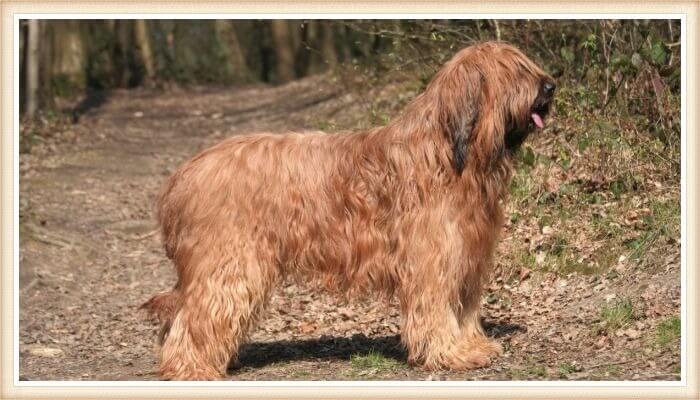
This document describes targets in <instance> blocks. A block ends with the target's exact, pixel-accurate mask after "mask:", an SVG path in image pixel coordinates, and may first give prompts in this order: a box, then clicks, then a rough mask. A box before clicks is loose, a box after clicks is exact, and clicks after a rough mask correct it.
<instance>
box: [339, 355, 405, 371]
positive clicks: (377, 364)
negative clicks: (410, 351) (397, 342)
mask: <svg viewBox="0 0 700 400" xmlns="http://www.w3.org/2000/svg"><path fill="white" fill-rule="evenodd" d="M350 365H352V368H353V369H355V370H358V371H364V372H368V371H367V370H370V371H369V372H382V371H393V370H395V369H396V368H399V367H401V364H400V363H399V362H398V361H396V360H395V359H393V358H388V357H386V356H384V355H383V354H381V353H379V352H377V351H374V350H372V351H370V352H368V353H367V354H364V355H361V354H354V355H353V356H352V357H350Z"/></svg>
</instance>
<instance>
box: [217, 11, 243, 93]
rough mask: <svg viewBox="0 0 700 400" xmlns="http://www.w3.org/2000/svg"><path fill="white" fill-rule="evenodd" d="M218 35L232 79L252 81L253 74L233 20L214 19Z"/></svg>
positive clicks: (241, 81) (239, 81)
mask: <svg viewBox="0 0 700 400" xmlns="http://www.w3.org/2000/svg"><path fill="white" fill-rule="evenodd" d="M214 28H215V30H216V36H217V38H218V40H219V43H221V44H222V45H223V47H224V51H225V53H226V57H227V58H228V62H229V66H230V67H231V68H230V72H231V79H232V80H233V82H236V83H244V82H250V81H251V80H252V74H251V72H250V69H249V68H248V64H247V62H246V57H245V54H244V53H243V49H241V43H240V41H239V40H238V35H237V34H236V30H235V29H234V26H233V23H232V21H229V20H222V19H217V20H216V21H214Z"/></svg>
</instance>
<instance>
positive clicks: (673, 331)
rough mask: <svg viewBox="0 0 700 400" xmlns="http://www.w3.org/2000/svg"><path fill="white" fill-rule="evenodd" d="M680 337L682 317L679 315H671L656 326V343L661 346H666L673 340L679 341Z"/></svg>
mask: <svg viewBox="0 0 700 400" xmlns="http://www.w3.org/2000/svg"><path fill="white" fill-rule="evenodd" d="M680 337H681V319H680V318H679V317H671V318H669V319H667V320H665V321H663V322H661V323H660V324H659V325H658V326H657V327H656V343H658V344H659V345H660V346H666V345H668V344H669V343H672V342H676V343H677V341H678V340H679V339H680Z"/></svg>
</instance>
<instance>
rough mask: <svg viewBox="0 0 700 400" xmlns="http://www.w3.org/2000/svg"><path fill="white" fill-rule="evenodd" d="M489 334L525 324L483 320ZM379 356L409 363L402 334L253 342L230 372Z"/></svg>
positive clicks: (517, 329)
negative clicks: (305, 361)
mask: <svg viewBox="0 0 700 400" xmlns="http://www.w3.org/2000/svg"><path fill="white" fill-rule="evenodd" d="M483 325H484V328H485V329H486V332H487V335H488V336H489V337H493V338H501V337H504V336H508V335H511V334H513V333H515V332H524V331H525V330H526V329H525V327H523V326H522V325H518V324H511V323H504V322H488V321H484V323H483ZM370 353H379V354H381V355H382V356H384V357H386V358H392V359H394V360H397V361H399V362H403V363H405V362H406V359H407V353H406V350H405V348H404V347H403V345H402V344H401V338H400V336H399V335H389V336H374V337H367V336H365V335H364V334H356V335H353V336H352V337H335V336H322V337H320V338H316V339H304V340H279V341H272V342H262V343H250V344H247V345H245V346H244V347H243V348H241V354H240V357H239V359H238V361H237V362H235V363H231V364H230V365H229V370H235V369H238V368H240V367H241V366H245V367H253V368H260V367H264V366H267V365H271V364H274V363H279V362H285V361H286V362H289V361H298V360H346V361H348V360H350V359H351V358H352V357H353V356H365V355H368V354H370Z"/></svg>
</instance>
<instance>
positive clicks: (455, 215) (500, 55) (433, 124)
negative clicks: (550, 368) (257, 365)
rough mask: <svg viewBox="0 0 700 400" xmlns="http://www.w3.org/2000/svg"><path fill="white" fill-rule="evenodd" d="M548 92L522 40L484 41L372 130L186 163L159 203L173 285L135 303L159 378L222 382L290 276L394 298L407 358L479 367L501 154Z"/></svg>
mask: <svg viewBox="0 0 700 400" xmlns="http://www.w3.org/2000/svg"><path fill="white" fill-rule="evenodd" d="M554 88H555V83H554V81H553V79H552V78H551V77H550V76H549V75H547V74H546V73H545V72H543V70H542V69H541V68H540V67H538V66H537V65H536V64H535V63H534V62H532V61H531V60H530V59H529V58H527V57H526V56H525V55H524V54H523V53H522V52H521V51H519V50H518V49H516V48H514V47H513V46H511V45H508V44H504V43H500V42H489V43H481V44H477V45H474V46H471V47H468V48H465V49H463V50H461V51H460V52H459V53H457V54H456V55H455V56H454V57H453V58H452V59H451V60H450V61H449V62H447V63H446V64H445V65H444V66H443V67H442V68H441V69H440V71H439V72H438V73H437V74H436V75H435V77H434V78H433V79H432V81H431V82H430V83H429V84H428V86H427V88H426V89H425V91H424V92H423V93H422V94H420V95H419V96H418V97H416V98H415V99H414V100H413V101H412V102H411V103H410V104H408V106H407V107H406V108H405V110H404V112H403V113H402V114H401V115H400V116H399V117H397V118H396V119H394V120H393V121H391V122H390V123H389V124H388V125H386V126H384V127H378V128H374V129H369V130H364V131H358V132H348V133H339V134H327V133H323V132H306V133H291V132H290V133H284V134H271V133H261V134H254V135H244V136H236V137H233V138H230V139H228V140H226V141H224V142H222V143H219V144H217V145H215V146H213V147H211V148H209V149H207V150H204V151H202V152H201V153H199V154H198V155H197V156H195V157H194V158H192V159H191V160H189V161H187V162H186V163H185V164H184V165H182V166H181V167H180V168H179V169H178V170H177V171H176V172H175V173H174V174H173V175H172V176H171V177H170V179H169V180H168V181H167V182H166V184H165V185H164V188H163V190H162V192H161V194H160V198H159V200H158V219H159V222H160V226H161V228H162V234H163V237H164V242H165V251H166V254H167V256H168V257H169V258H170V259H171V260H172V261H173V263H174V264H175V268H176V270H177V276H178V280H177V284H176V285H175V287H174V288H173V289H172V290H171V291H169V292H165V293H161V294H158V295H156V296H155V297H153V298H152V299H151V300H149V301H148V302H147V303H146V304H144V306H143V307H144V308H146V309H147V310H149V311H150V312H151V313H153V314H155V315H156V316H157V317H158V318H159V319H160V321H161V323H162V330H161V358H160V376H161V377H162V378H164V379H192V380H206V379H217V378H221V377H223V376H224V375H225V372H226V367H227V364H228V363H229V361H231V360H232V359H235V358H236V357H237V355H238V352H239V349H240V346H241V344H242V343H243V342H244V341H245V340H246V338H247V336H248V334H249V333H250V331H251V330H252V329H253V328H254V326H255V325H256V322H257V321H258V320H259V318H260V317H261V315H262V314H263V309H264V306H265V303H266V302H267V301H268V299H269V297H270V294H271V292H272V290H273V289H274V288H275V286H277V285H278V284H279V283H280V282H281V281H282V280H283V279H284V278H285V276H288V275H296V276H298V274H306V276H309V277H311V278H312V279H314V280H316V281H319V282H325V284H326V286H327V287H329V288H331V289H336V290H342V291H345V292H348V291H351V292H357V291H359V292H362V291H369V290H372V291H376V292H378V293H383V294H386V295H388V296H391V295H397V296H398V299H399V303H400V307H401V341H402V343H403V344H404V345H405V346H406V348H407V351H408V361H409V362H410V363H412V364H416V365H420V366H422V367H423V368H426V369H429V370H436V369H449V370H465V369H471V368H478V367H482V366H486V365H488V364H489V363H490V361H491V358H492V357H494V356H496V355H498V354H500V353H501V347H500V345H498V344H497V343H496V342H494V341H492V340H491V339H489V338H487V337H486V335H485V333H484V330H483V328H482V326H481V321H480V317H479V306H480V302H481V293H482V287H483V286H484V283H485V280H486V278H487V276H488V272H489V269H490V263H491V259H492V254H493V252H494V247H495V244H496V241H497V238H498V235H499V231H500V230H501V225H502V224H503V210H502V209H503V204H502V202H503V200H504V199H505V197H506V190H507V188H508V182H509V179H510V175H511V164H512V155H513V153H514V151H515V150H516V149H518V147H519V146H520V144H521V143H522V142H523V140H524V139H525V138H526V137H527V136H528V134H529V133H530V132H532V131H533V130H534V129H535V128H537V127H538V128H542V127H543V124H544V123H543V120H544V118H545V117H546V115H547V113H548V111H549V108H550V103H551V101H552V97H553V93H554Z"/></svg>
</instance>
